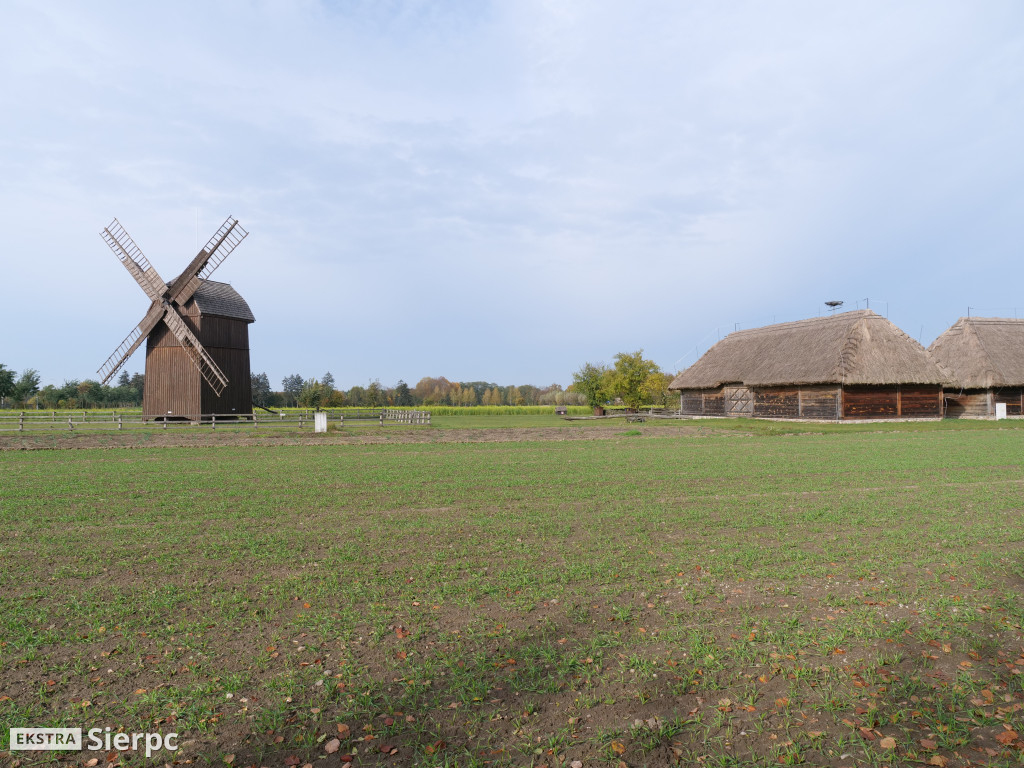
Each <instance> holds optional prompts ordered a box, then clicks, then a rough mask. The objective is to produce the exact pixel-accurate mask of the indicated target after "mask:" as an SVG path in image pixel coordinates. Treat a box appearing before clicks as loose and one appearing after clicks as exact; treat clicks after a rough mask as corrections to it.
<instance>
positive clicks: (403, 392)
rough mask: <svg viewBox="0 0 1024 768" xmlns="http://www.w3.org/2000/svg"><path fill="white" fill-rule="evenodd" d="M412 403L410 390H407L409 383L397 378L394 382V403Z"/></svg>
mask: <svg viewBox="0 0 1024 768" xmlns="http://www.w3.org/2000/svg"><path fill="white" fill-rule="evenodd" d="M412 404H413V402H412V392H411V391H410V390H409V385H408V384H406V383H405V382H404V381H402V380H401V379H399V381H398V383H397V384H395V405H405V406H409V405H412Z"/></svg>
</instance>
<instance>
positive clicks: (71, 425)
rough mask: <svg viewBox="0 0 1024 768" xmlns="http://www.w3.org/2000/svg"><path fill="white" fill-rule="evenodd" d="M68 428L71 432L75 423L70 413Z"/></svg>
mask: <svg viewBox="0 0 1024 768" xmlns="http://www.w3.org/2000/svg"><path fill="white" fill-rule="evenodd" d="M68 429H69V430H70V431H71V432H74V431H75V423H74V422H73V421H72V420H71V414H70V413H69V414H68Z"/></svg>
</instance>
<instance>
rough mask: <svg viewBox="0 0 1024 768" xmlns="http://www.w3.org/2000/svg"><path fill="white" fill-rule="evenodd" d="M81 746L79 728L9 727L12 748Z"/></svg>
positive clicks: (71, 747) (77, 747)
mask: <svg viewBox="0 0 1024 768" xmlns="http://www.w3.org/2000/svg"><path fill="white" fill-rule="evenodd" d="M81 748H82V729H81V728H11V749H12V750H16V749H24V750H29V749H31V750H37V749H38V750H43V749H78V750H80V749H81Z"/></svg>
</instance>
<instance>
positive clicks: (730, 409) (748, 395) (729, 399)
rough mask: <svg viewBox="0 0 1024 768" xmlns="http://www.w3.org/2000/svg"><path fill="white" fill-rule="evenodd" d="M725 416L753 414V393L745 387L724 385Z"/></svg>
mask: <svg viewBox="0 0 1024 768" xmlns="http://www.w3.org/2000/svg"><path fill="white" fill-rule="evenodd" d="M722 394H723V395H724V397H725V415H726V416H753V415H754V394H753V393H752V392H751V391H750V390H749V389H747V388H746V387H725V388H724V391H723V393H722Z"/></svg>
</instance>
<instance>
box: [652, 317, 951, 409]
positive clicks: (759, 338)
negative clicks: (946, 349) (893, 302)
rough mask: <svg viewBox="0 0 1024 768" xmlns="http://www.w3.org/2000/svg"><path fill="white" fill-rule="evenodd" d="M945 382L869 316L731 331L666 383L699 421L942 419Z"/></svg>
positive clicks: (895, 332) (925, 357)
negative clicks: (736, 418)
mask: <svg viewBox="0 0 1024 768" xmlns="http://www.w3.org/2000/svg"><path fill="white" fill-rule="evenodd" d="M947 379H948V375H947V374H945V373H944V372H943V371H942V370H941V369H940V368H939V366H938V365H936V363H935V362H934V361H933V360H932V358H931V356H930V355H929V354H928V352H927V350H925V348H924V347H922V346H921V345H920V344H919V343H917V342H916V341H914V340H913V339H912V338H910V337H909V336H907V334H905V333H904V332H903V331H901V330H900V329H899V328H897V327H896V326H895V325H893V324H892V323H890V322H889V321H888V320H886V319H885V318H884V317H881V316H879V315H877V314H875V313H874V312H872V311H871V310H869V309H864V310H859V311H854V312H843V313H840V314H835V315H829V316H826V317H817V318H810V319H807V320H798V321H796V322H792V323H780V324H778V325H769V326H765V327H763V328H752V329H750V330H745V331H737V332H735V333H731V334H729V335H728V336H726V337H725V338H724V339H722V340H721V341H720V342H718V343H717V344H715V345H714V346H713V347H712V348H711V349H709V350H708V351H707V352H706V353H705V354H704V356H703V357H701V358H700V360H698V361H697V362H696V363H694V364H693V365H692V366H690V367H689V368H687V369H686V370H685V371H683V372H682V373H680V374H679V375H678V376H677V377H676V378H675V380H673V382H672V383H671V384H670V385H669V389H671V390H675V391H678V392H679V403H680V410H681V412H682V413H683V414H688V415H693V416H754V417H763V418H788V419H881V418H939V417H941V416H942V406H943V400H942V387H943V384H944V383H945V382H946V381H947Z"/></svg>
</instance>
